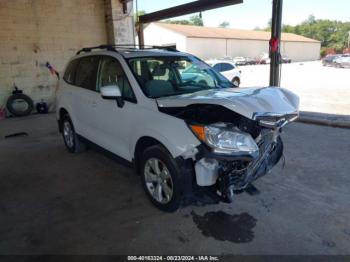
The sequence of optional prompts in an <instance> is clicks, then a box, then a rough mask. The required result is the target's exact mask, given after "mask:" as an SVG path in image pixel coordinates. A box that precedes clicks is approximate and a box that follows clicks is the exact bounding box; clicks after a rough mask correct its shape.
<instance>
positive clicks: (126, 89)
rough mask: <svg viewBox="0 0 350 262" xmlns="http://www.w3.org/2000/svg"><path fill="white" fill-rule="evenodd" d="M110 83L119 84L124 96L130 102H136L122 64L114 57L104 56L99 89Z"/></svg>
mask: <svg viewBox="0 0 350 262" xmlns="http://www.w3.org/2000/svg"><path fill="white" fill-rule="evenodd" d="M108 85H117V86H118V87H119V88H120V91H121V93H122V96H123V98H124V99H125V100H127V101H129V102H136V97H135V95H134V92H133V90H132V88H131V85H130V83H129V80H128V77H127V76H126V74H125V72H124V70H123V68H122V66H121V64H120V63H119V61H118V60H117V59H116V58H114V57H109V56H104V57H103V58H102V60H101V64H100V73H99V79H98V84H97V91H98V92H99V91H100V88H101V87H103V86H108Z"/></svg>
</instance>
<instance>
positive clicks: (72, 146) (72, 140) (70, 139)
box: [61, 114, 86, 153]
mask: <svg viewBox="0 0 350 262" xmlns="http://www.w3.org/2000/svg"><path fill="white" fill-rule="evenodd" d="M61 125H62V126H61V129H62V136H63V141H64V144H65V145H66V147H67V149H68V150H69V151H70V152H72V153H80V152H83V151H84V150H85V149H86V146H85V145H84V144H83V143H82V142H81V141H80V139H79V137H78V136H77V134H76V133H75V129H74V126H73V123H72V120H71V119H70V117H69V116H68V114H66V115H64V116H63V117H62V122H61Z"/></svg>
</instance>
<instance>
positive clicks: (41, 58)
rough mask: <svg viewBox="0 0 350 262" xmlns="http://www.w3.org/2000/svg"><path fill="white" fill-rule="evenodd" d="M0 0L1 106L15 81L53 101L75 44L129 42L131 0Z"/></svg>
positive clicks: (31, 93) (33, 95)
mask: <svg viewBox="0 0 350 262" xmlns="http://www.w3.org/2000/svg"><path fill="white" fill-rule="evenodd" d="M122 2H123V1H120V0H7V1H6V0H3V1H0V25H1V26H0V109H1V108H3V107H4V106H5V104H6V100H7V98H8V96H10V95H11V91H12V89H13V86H14V84H15V85H16V86H18V88H19V89H22V90H23V92H24V93H25V94H27V95H29V96H30V97H31V98H32V99H33V100H34V102H38V101H41V100H43V101H45V102H47V103H48V104H49V106H50V108H51V109H52V108H53V105H54V90H55V87H56V85H57V77H56V76H55V75H53V74H51V73H50V71H49V70H48V68H47V67H46V63H47V62H49V64H50V65H51V66H52V67H53V68H54V69H56V70H57V71H58V72H59V73H60V74H61V76H62V73H63V69H64V67H65V64H66V63H67V62H68V59H69V58H70V57H71V56H72V55H74V54H75V53H76V52H77V51H78V50H79V49H81V48H82V47H86V46H95V45H100V44H106V43H110V44H114V43H116V44H118V43H120V44H130V43H134V39H135V33H134V26H133V11H132V8H133V6H132V4H133V3H132V1H127V2H126V1H125V4H124V8H123V3H122Z"/></svg>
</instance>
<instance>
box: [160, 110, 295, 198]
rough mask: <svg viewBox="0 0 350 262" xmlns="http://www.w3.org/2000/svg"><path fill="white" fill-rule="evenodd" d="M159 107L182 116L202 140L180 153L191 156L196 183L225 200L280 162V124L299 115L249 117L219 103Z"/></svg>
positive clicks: (281, 147) (255, 115)
mask: <svg viewBox="0 0 350 262" xmlns="http://www.w3.org/2000/svg"><path fill="white" fill-rule="evenodd" d="M162 111H163V112H166V113H170V112H171V114H172V115H174V116H177V117H180V118H182V119H184V120H185V121H186V122H187V123H188V125H189V128H190V129H191V130H192V131H193V133H194V134H195V135H196V136H197V137H198V139H199V140H201V142H202V144H201V145H200V146H198V147H197V148H196V150H192V151H191V152H186V153H185V154H183V157H184V158H186V159H188V158H192V159H193V162H194V170H195V177H196V182H197V185H198V186H200V187H207V188H210V189H214V191H215V193H216V194H217V195H218V196H219V197H220V199H221V200H222V201H224V202H232V200H233V197H234V195H235V193H237V192H240V191H243V190H245V189H246V188H247V187H249V186H250V185H251V184H252V182H253V181H255V180H256V179H258V178H259V177H262V176H264V175H265V174H267V173H269V171H270V170H271V169H272V168H273V167H274V166H275V165H276V164H277V163H278V162H279V160H280V159H281V157H282V154H283V142H282V140H281V137H280V133H281V131H282V128H283V127H284V126H285V125H286V124H287V123H289V122H291V121H294V120H295V119H296V118H297V117H298V113H292V114H283V115H282V114H281V115H278V114H271V113H270V114H267V113H265V114H254V117H253V119H248V118H246V117H244V116H241V115H239V114H237V113H235V112H232V111H231V110H228V109H226V108H224V107H221V106H218V105H197V106H190V107H187V108H186V109H181V110H180V109H178V110H175V108H172V109H171V111H169V108H163V109H162ZM216 121H220V122H216ZM198 123H200V124H198Z"/></svg>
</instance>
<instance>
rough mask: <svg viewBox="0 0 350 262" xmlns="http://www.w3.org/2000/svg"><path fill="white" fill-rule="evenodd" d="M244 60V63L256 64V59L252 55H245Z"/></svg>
mask: <svg viewBox="0 0 350 262" xmlns="http://www.w3.org/2000/svg"><path fill="white" fill-rule="evenodd" d="M245 61H246V65H256V64H257V61H256V59H255V58H253V57H246V58H245Z"/></svg>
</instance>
